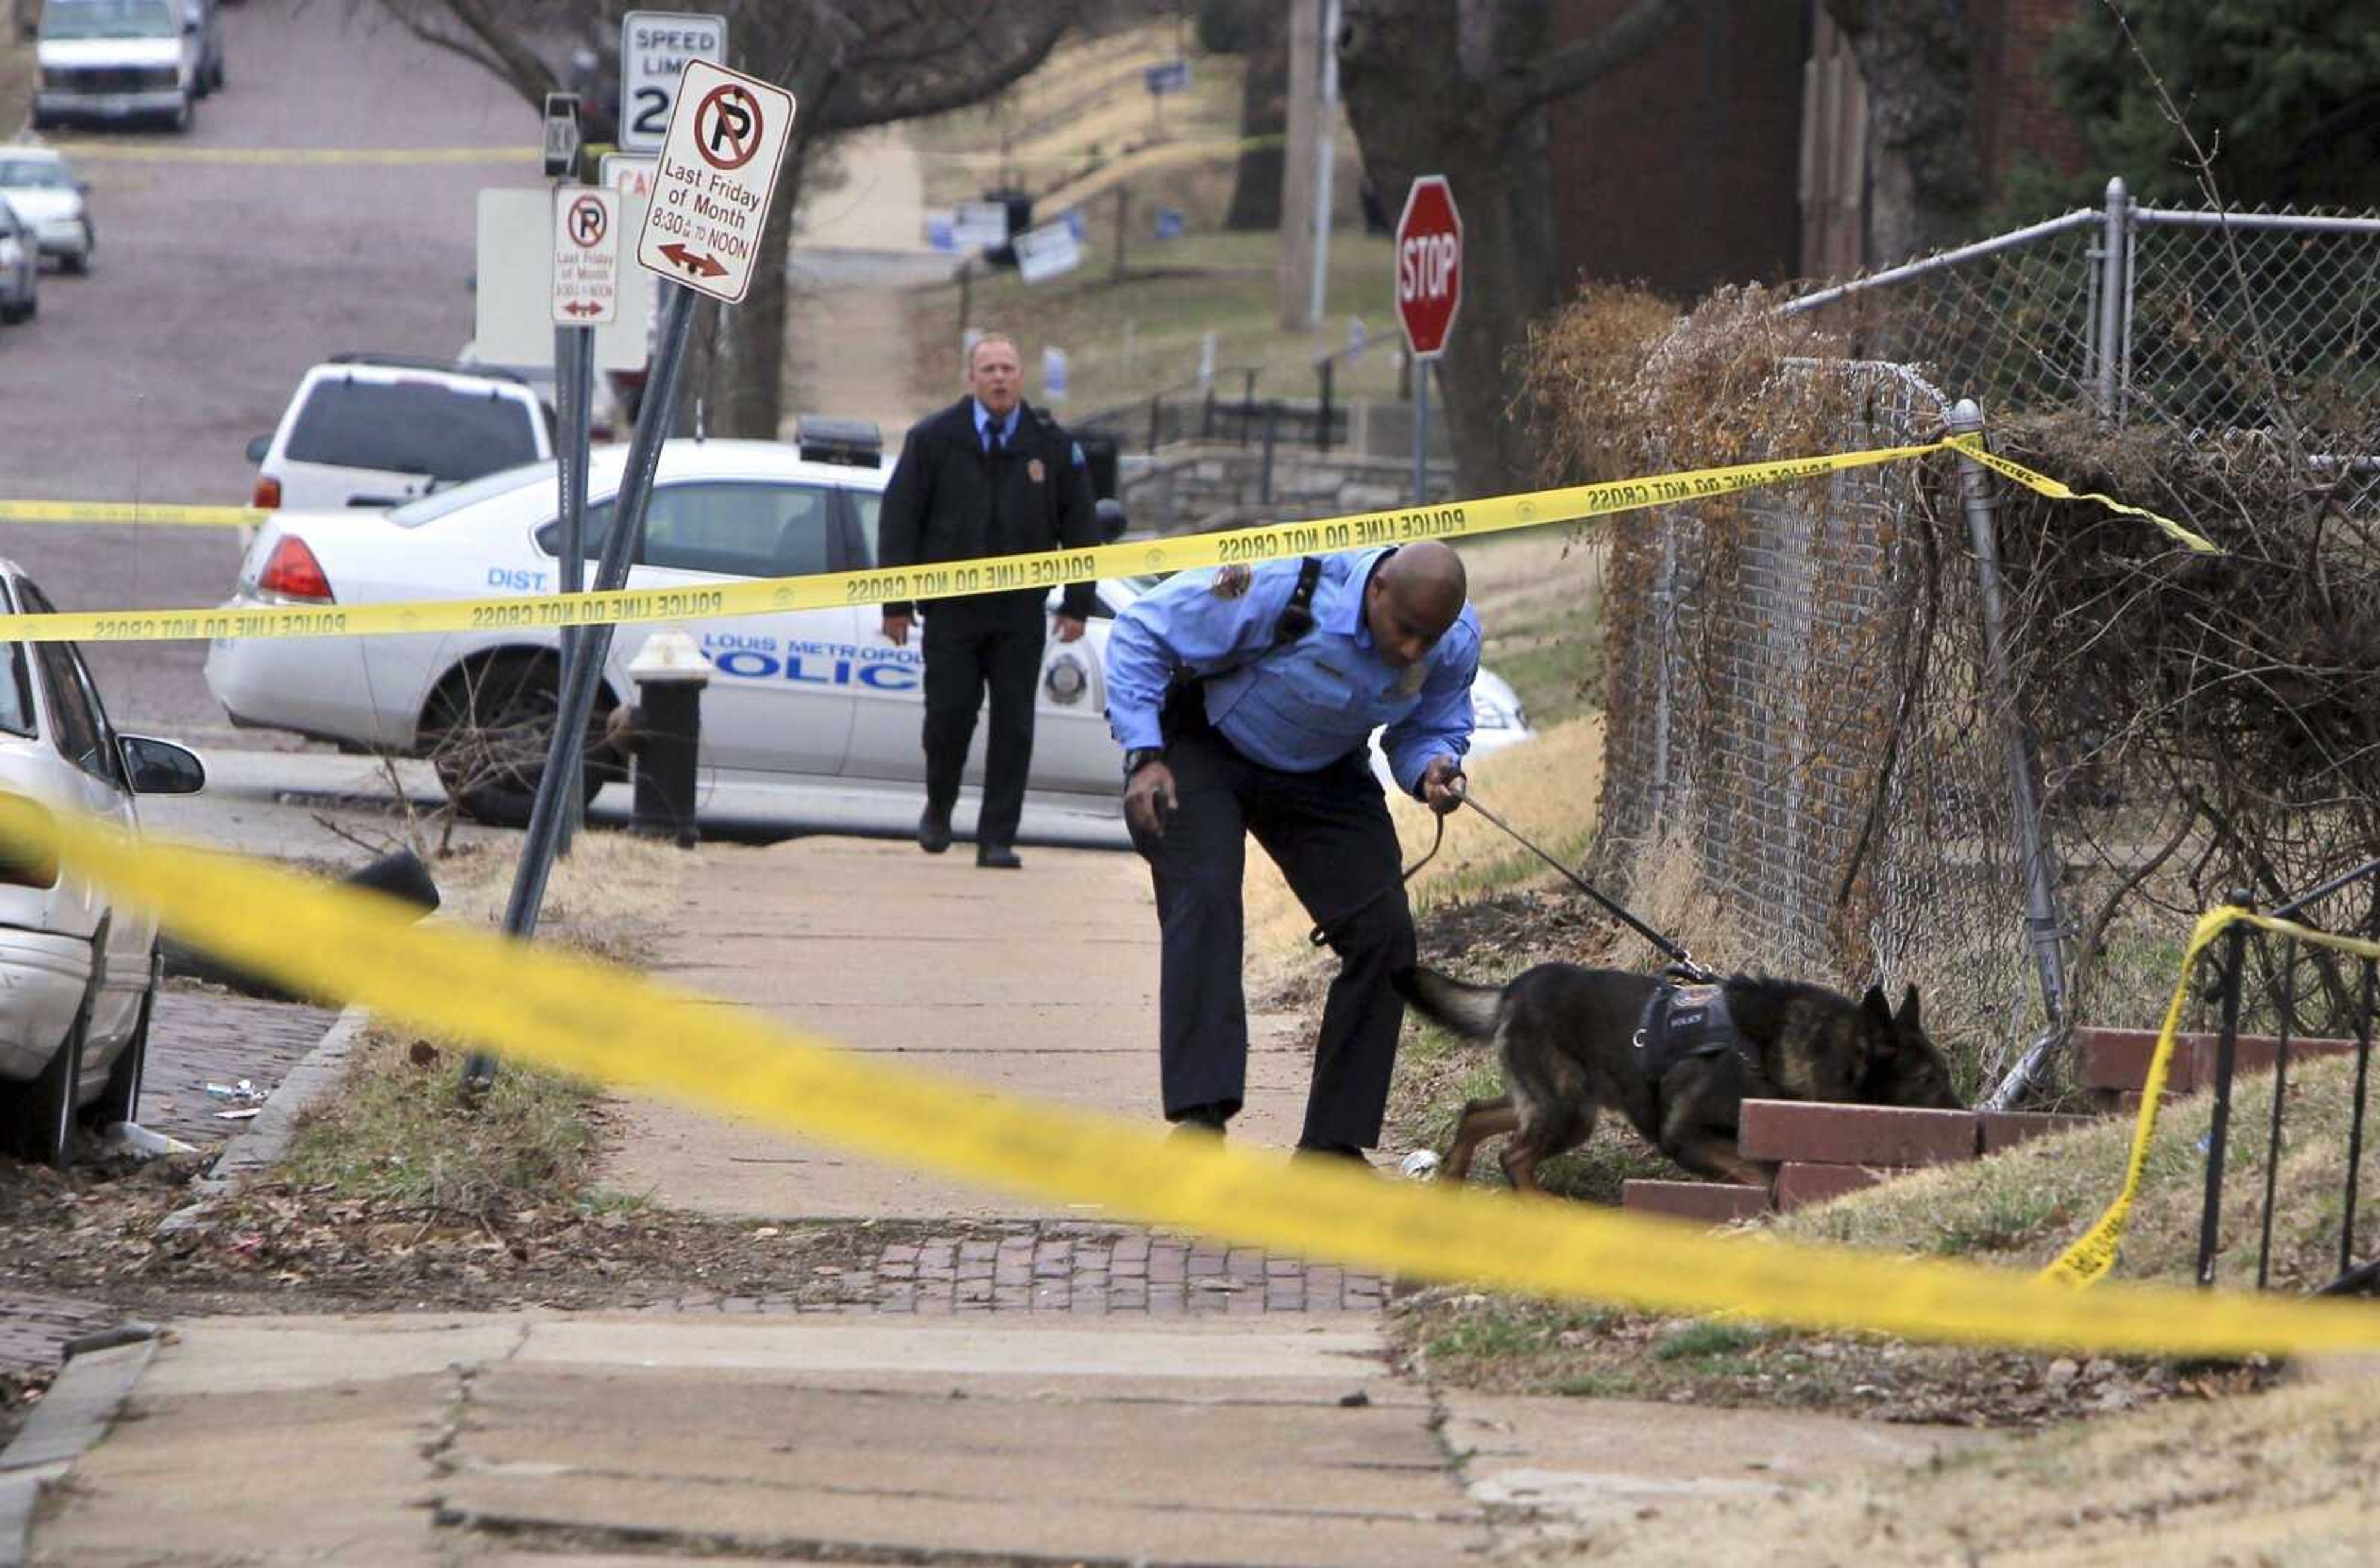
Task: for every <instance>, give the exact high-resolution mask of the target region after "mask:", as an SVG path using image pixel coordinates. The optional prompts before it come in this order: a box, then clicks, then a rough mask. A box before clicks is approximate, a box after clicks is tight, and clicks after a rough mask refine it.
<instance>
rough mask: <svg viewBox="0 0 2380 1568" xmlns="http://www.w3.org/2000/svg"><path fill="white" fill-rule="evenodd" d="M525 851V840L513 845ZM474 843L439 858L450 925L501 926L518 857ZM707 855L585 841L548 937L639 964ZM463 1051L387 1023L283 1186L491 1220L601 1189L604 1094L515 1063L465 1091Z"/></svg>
mask: <svg viewBox="0 0 2380 1568" xmlns="http://www.w3.org/2000/svg"><path fill="white" fill-rule="evenodd" d="M514 842H515V843H516V842H517V841H514ZM509 848H510V846H509V845H508V846H507V852H499V851H496V850H493V849H492V848H488V847H483V846H478V845H474V846H472V847H470V848H468V849H465V850H462V851H460V852H458V853H455V854H453V855H450V856H448V857H445V858H443V859H442V860H440V861H439V862H438V863H437V865H436V867H435V869H434V874H435V875H436V877H437V879H438V886H439V892H440V894H441V896H442V898H443V903H442V905H441V906H440V909H439V914H438V916H437V917H436V918H439V919H443V920H453V921H456V922H459V923H462V924H467V925H478V926H494V925H496V924H497V923H498V922H499V921H500V920H501V919H502V917H503V913H504V903H505V899H506V897H507V896H508V894H509V893H510V890H511V886H512V878H513V869H514V866H515V864H516V855H515V854H513V853H510V852H508V851H509ZM693 866H694V857H692V856H690V855H687V854H686V853H685V852H684V851H682V850H678V849H676V848H674V847H672V846H670V845H666V844H663V843H661V842H659V841H656V840H653V839H646V838H637V837H635V836H632V835H630V834H627V833H582V834H580V835H579V837H578V839H577V844H576V845H575V846H574V847H573V849H572V852H571V855H570V857H569V858H568V859H565V860H562V861H559V862H557V863H556V864H555V866H554V869H553V878H552V880H551V881H549V882H548V883H547V886H546V899H545V908H544V914H543V918H541V919H540V922H539V926H538V940H539V941H540V942H550V943H555V944H558V945H561V946H565V947H569V948H572V949H574V950H576V951H578V952H581V953H585V954H590V955H592V956H595V957H598V958H604V959H609V960H611V961H612V962H614V963H628V962H633V961H634V960H635V959H636V958H637V956H638V955H639V954H640V953H641V952H642V950H643V948H644V946H645V943H646V941H647V939H648V937H649V936H650V932H651V931H652V930H654V929H655V928H656V926H657V925H658V923H659V921H660V919H661V918H662V915H663V913H664V912H665V911H667V910H668V909H669V908H670V907H671V906H673V905H674V903H675V901H676V898H677V894H678V890H679V889H680V887H681V886H682V885H683V882H684V880H685V878H686V874H687V873H688V872H689V871H690V870H691V869H693ZM465 1055H466V1050H465V1044H464V1042H458V1041H454V1040H438V1041H431V1040H426V1039H418V1038H417V1037H416V1036H414V1035H413V1034H411V1033H409V1032H405V1031H396V1030H387V1029H383V1028H381V1027H373V1028H372V1029H371V1031H370V1033H369V1035H368V1036H367V1038H366V1039H365V1042H364V1045H363V1047H362V1049H360V1050H358V1051H357V1052H356V1054H355V1056H354V1057H353V1058H352V1060H351V1061H350V1063H349V1064H348V1067H347V1072H346V1077H345V1078H344V1079H343V1080H342V1082H341V1084H340V1086H339V1088H338V1090H337V1092H336V1093H335V1094H334V1096H333V1097H332V1098H331V1099H330V1100H329V1101H328V1102H326V1103H325V1104H324V1105H323V1106H322V1107H321V1108H320V1109H319V1110H318V1111H317V1112H314V1113H313V1114H311V1115H310V1116H309V1117H308V1118H307V1119H306V1121H305V1122H304V1123H303V1124H301V1126H300V1129H299V1131H298V1134H297V1137H296V1138H295V1139H294V1140H293V1142H292V1144H291V1147H290V1150H289V1154H288V1156H287V1158H286V1159H285V1161H284V1162H283V1166H282V1169H281V1173H280V1174H281V1178H282V1180H283V1181H284V1183H285V1185H288V1186H290V1187H292V1188H296V1189H302V1190H305V1191H308V1192H310V1193H312V1194H314V1195H315V1196H316V1197H332V1198H337V1199H369V1200H373V1201H379V1202H388V1203H396V1204H400V1205H412V1206H418V1207H421V1208H424V1209H444V1210H457V1211H463V1212H478V1211H479V1210H480V1209H482V1208H483V1207H484V1206H486V1205H487V1204H489V1203H492V1202H495V1201H497V1200H499V1199H500V1198H504V1197H507V1196H509V1197H522V1198H526V1199H528V1200H531V1201H533V1200H534V1199H535V1198H536V1197H537V1196H538V1195H539V1194H540V1193H543V1194H546V1195H549V1196H555V1197H562V1196H566V1195H570V1194H575V1193H577V1192H578V1191H579V1190H580V1189H582V1188H584V1187H585V1186H586V1185H588V1183H589V1181H591V1179H592V1177H591V1171H592V1162H593V1159H594V1155H595V1152H596V1144H597V1134H596V1129H595V1126H594V1124H593V1112H594V1110H595V1107H596V1106H597V1105H598V1104H599V1103H600V1102H601V1093H600V1091H599V1090H597V1089H596V1088H594V1087H593V1086H591V1085H589V1084H587V1083H584V1082H582V1081H580V1080H577V1079H575V1078H571V1077H568V1076H564V1075H561V1074H556V1073H548V1072H543V1071H540V1070H537V1069H534V1068H528V1067H521V1066H515V1065H510V1064H507V1065H506V1066H505V1067H504V1070H503V1071H502V1072H500V1073H499V1074H498V1076H497V1079H496V1083H495V1086H494V1087H493V1088H492V1089H491V1090H489V1091H488V1092H486V1093H485V1094H477V1095H475V1094H469V1093H467V1092H466V1091H465V1090H464V1088H463V1087H462V1082H461V1076H462V1069H463V1064H464V1059H465Z"/></svg>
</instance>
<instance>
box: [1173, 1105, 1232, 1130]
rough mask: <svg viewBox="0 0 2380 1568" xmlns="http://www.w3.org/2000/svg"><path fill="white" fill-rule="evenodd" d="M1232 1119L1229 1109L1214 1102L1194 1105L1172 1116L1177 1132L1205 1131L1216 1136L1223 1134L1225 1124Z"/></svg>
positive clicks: (1174, 1128)
mask: <svg viewBox="0 0 2380 1568" xmlns="http://www.w3.org/2000/svg"><path fill="white" fill-rule="evenodd" d="M1231 1119H1232V1113H1231V1112H1229V1111H1227V1110H1225V1109H1224V1108H1223V1107H1222V1106H1220V1105H1214V1104H1208V1105H1194V1106H1192V1107H1190V1109H1189V1110H1187V1111H1184V1112H1182V1114H1180V1115H1179V1116H1175V1117H1172V1118H1171V1120H1172V1123H1173V1130H1174V1132H1175V1133H1177V1134H1183V1133H1204V1134H1211V1135H1213V1136H1216V1137H1220V1136H1223V1124H1224V1123H1226V1122H1228V1121H1230V1120H1231Z"/></svg>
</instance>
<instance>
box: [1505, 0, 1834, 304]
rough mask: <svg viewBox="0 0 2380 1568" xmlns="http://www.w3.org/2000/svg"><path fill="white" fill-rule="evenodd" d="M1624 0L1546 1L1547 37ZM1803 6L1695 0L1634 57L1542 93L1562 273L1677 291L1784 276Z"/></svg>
mask: <svg viewBox="0 0 2380 1568" xmlns="http://www.w3.org/2000/svg"><path fill="white" fill-rule="evenodd" d="M1632 4H1633V0H1556V3H1555V6H1554V43H1555V44H1556V45H1557V46H1559V45H1560V44H1561V43H1566V42H1568V41H1570V40H1573V39H1576V38H1582V37H1587V36H1591V35H1592V34H1593V33H1594V32H1596V31H1597V30H1599V29H1601V28H1603V27H1605V26H1607V25H1609V23H1610V22H1611V21H1612V20H1613V19H1614V18H1618V17H1619V16H1621V14H1623V13H1624V12H1626V11H1627V10H1628V9H1629V8H1630V6H1631V5H1632ZM1806 44H1807V18H1806V16H1805V15H1804V12H1803V6H1801V5H1800V4H1798V3H1795V0H1748V3H1747V0H1694V4H1693V5H1692V6H1690V7H1689V13H1688V15H1687V17H1686V18H1685V20H1684V21H1682V23H1680V24H1679V25H1678V26H1677V27H1675V28H1673V29H1671V30H1670V33H1669V34H1668V36H1667V37H1665V38H1663V39H1662V40H1661V42H1660V43H1658V44H1657V45H1655V46H1654V47H1653V48H1652V49H1651V50H1649V51H1648V52H1646V54H1645V55H1643V56H1642V57H1641V58H1639V59H1637V60H1634V61H1633V62H1631V63H1630V64H1629V65H1627V66H1625V67H1621V69H1620V70H1619V71H1617V72H1615V73H1614V74H1613V75H1611V76H1609V77H1607V78H1605V79H1603V80H1602V81H1599V82H1597V83H1596V84H1595V86H1594V87H1592V88H1590V89H1589V90H1588V91H1585V92H1581V93H1576V94H1573V96H1571V97H1570V98H1567V99H1564V100H1562V101H1560V103H1556V104H1554V105H1553V107H1552V109H1551V110H1550V112H1549V115H1550V117H1549V122H1548V128H1547V129H1548V137H1549V139H1550V141H1551V145H1552V148H1553V168H1554V172H1553V208H1554V243H1555V246H1556V248H1557V250H1558V252H1559V255H1560V277H1561V279H1562V280H1563V283H1564V285H1565V286H1569V285H1572V284H1573V283H1575V282H1576V281H1577V280H1578V279H1579V278H1580V276H1581V275H1582V274H1584V275H1585V276H1588V277H1593V278H1597V279H1607V280H1624V281H1639V280H1641V281H1642V282H1644V283H1645V284H1646V285H1648V286H1651V287H1652V288H1654V289H1655V290H1657V291H1658V292H1659V293H1662V294H1664V295H1668V296H1670V297H1671V298H1677V299H1681V300H1682V299H1689V298H1694V297H1695V296H1697V295H1700V294H1703V293H1705V292H1706V291H1708V290H1709V289H1711V288H1712V287H1714V286H1717V285H1719V284H1722V283H1731V282H1737V281H1740V280H1743V279H1746V278H1761V279H1767V280H1775V279H1779V278H1784V277H1788V276H1791V275H1792V273H1794V272H1795V270H1796V266H1797V262H1798V260H1799V256H1798V250H1799V244H1800V240H1799V236H1800V228H1801V209H1800V204H1799V201H1798V199H1797V197H1796V194H1795V185H1794V167H1795V163H1796V153H1795V147H1796V139H1797V138H1798V137H1799V136H1800V134H1801V115H1802V73H1801V65H1800V62H1801V60H1802V56H1803V51H1804V49H1805V47H1806Z"/></svg>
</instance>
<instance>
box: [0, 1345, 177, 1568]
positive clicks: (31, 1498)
mask: <svg viewBox="0 0 2380 1568" xmlns="http://www.w3.org/2000/svg"><path fill="white" fill-rule="evenodd" d="M156 1335H157V1331H156V1329H155V1328H154V1327H152V1326H151V1325H149V1324H146V1323H127V1324H124V1325H123V1326H122V1327H120V1328H117V1329H111V1330H108V1331H104V1332H103V1333H99V1334H93V1335H91V1336H89V1339H88V1341H81V1340H79V1341H77V1342H76V1343H74V1344H73V1345H71V1346H69V1347H68V1351H67V1364H66V1366H65V1367H62V1368H61V1369H60V1370H59V1372H58V1376H57V1380H56V1381H55V1382H53V1383H52V1384H51V1385H50V1391H49V1392H48V1394H47V1395H45V1396H44V1397H43V1398H42V1403H41V1404H39V1405H38V1406H36V1407H35V1409H34V1411H33V1414H32V1415H31V1416H30V1417H29V1418H28V1419H27V1420H26V1422H25V1424H24V1426H22V1427H21V1428H18V1431H17V1436H16V1438H15V1440H13V1441H11V1442H10V1443H9V1444H8V1446H7V1448H6V1450H5V1451H0V1568H21V1564H22V1563H23V1562H24V1561H25V1556H26V1553H27V1552H28V1551H29V1550H31V1547H32V1544H33V1515H34V1513H35V1512H36V1511H37V1510H38V1508H39V1507H40V1504H41V1500H42V1489H43V1488H44V1487H46V1486H49V1485H50V1484H51V1483H53V1482H55V1481H58V1480H61V1479H63V1478H64V1477H65V1476H66V1474H67V1471H69V1470H71V1469H73V1468H74V1463H75V1461H76V1460H78V1459H79V1458H81V1457H82V1455H83V1453H84V1452H85V1451H87V1450H88V1449H90V1448H91V1445H92V1444H93V1443H96V1442H97V1441H99V1440H100V1439H102V1438H103V1437H105V1436H106V1435H107V1429H108V1428H109V1427H111V1426H113V1425H114V1424H115V1417H116V1414H117V1412H119V1411H120V1410H122V1409H123V1408H124V1402H125V1400H126V1398H127V1397H128V1396H129V1395H130V1394H131V1392H132V1386H133V1384H135V1383H137V1382H139V1381H140V1374H141V1373H143V1372H145V1371H147V1370H148V1369H149V1363H150V1362H151V1361H152V1359H153V1358H154V1357H155V1356H156V1354H157V1337H156Z"/></svg>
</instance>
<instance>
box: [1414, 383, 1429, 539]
mask: <svg viewBox="0 0 2380 1568" xmlns="http://www.w3.org/2000/svg"><path fill="white" fill-rule="evenodd" d="M1413 370H1414V486H1413V495H1414V504H1415V505H1416V506H1420V505H1425V504H1427V503H1428V501H1429V490H1428V479H1429V472H1428V463H1429V361H1428V360H1427V359H1418V358H1417V359H1415V360H1414V362H1413Z"/></svg>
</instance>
